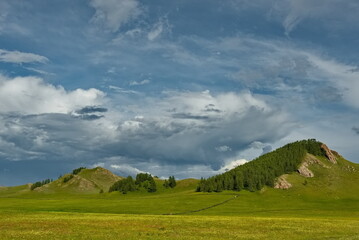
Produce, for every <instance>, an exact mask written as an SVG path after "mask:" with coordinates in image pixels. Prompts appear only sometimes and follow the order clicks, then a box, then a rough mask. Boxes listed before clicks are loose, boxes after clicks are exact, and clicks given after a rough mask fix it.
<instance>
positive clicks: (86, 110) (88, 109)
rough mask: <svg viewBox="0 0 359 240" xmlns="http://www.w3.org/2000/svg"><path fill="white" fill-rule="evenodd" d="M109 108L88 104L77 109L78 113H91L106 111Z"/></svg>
mask: <svg viewBox="0 0 359 240" xmlns="http://www.w3.org/2000/svg"><path fill="white" fill-rule="evenodd" d="M107 111H108V109H107V108H104V107H96V106H87V107H84V108H82V109H80V110H77V111H76V113H78V114H89V113H105V112H107Z"/></svg>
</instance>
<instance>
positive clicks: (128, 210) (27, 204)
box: [0, 142, 359, 239]
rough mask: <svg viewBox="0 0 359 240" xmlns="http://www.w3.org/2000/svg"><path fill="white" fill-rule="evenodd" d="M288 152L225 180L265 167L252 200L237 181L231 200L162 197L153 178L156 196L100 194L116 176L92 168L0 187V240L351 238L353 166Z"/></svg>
mask: <svg viewBox="0 0 359 240" xmlns="http://www.w3.org/2000/svg"><path fill="white" fill-rule="evenodd" d="M313 143H315V144H317V142H313ZM293 144H294V145H293ZM293 144H292V145H289V147H288V146H285V147H283V148H280V149H278V150H276V151H274V152H272V153H270V154H268V155H264V156H262V157H260V158H258V159H257V160H253V161H252V163H250V164H246V165H247V166H246V167H245V168H244V167H241V168H237V169H234V170H231V171H228V172H227V173H225V174H228V173H230V174H232V173H233V172H238V169H241V171H243V169H250V170H251V171H252V169H251V168H252V167H251V166H255V167H258V169H259V172H260V173H263V172H265V169H266V168H264V167H263V166H265V164H269V166H268V165H267V166H268V168H267V170H268V171H269V172H271V171H272V172H273V171H274V172H275V170H277V172H276V177H275V178H274V179H273V182H272V186H269V184H268V185H267V184H264V185H263V186H262V188H261V189H260V190H256V189H255V190H254V191H253V189H252V190H250V189H248V188H245V187H244V181H243V188H242V189H238V190H236V191H233V190H222V191H217V192H215V191H212V192H208V191H206V192H196V191H195V189H196V187H197V186H198V185H199V182H200V181H199V180H197V179H184V180H179V181H177V186H176V187H174V188H165V187H164V186H163V183H164V180H161V179H158V178H154V181H155V182H156V184H157V191H156V192H151V193H150V192H147V191H146V190H145V189H140V190H138V191H134V192H128V193H126V194H123V193H121V192H118V191H115V192H111V193H109V192H106V191H105V190H106V189H107V188H108V187H109V186H110V185H111V184H112V183H113V182H115V181H116V180H117V179H120V177H118V176H116V175H113V174H112V173H111V172H109V171H108V170H106V169H102V168H95V169H82V170H81V171H80V172H78V173H77V174H74V175H73V176H72V177H69V176H70V174H67V175H65V176H63V177H61V178H60V179H58V180H56V181H53V182H51V183H49V184H45V185H44V186H42V187H39V188H36V189H35V190H32V191H31V190H30V188H31V184H27V185H22V186H16V187H1V188H0V225H1V229H2V231H0V238H1V239H20V238H21V239H57V238H58V235H59V236H63V235H61V234H64V229H65V231H67V232H66V234H68V235H66V236H67V237H68V239H89V238H90V239H118V238H119V236H121V238H123V239H174V238H176V239H237V238H238V239H357V238H358V235H359V230H358V227H357V226H358V224H359V220H358V219H359V165H358V164H355V163H352V162H349V161H347V160H345V159H344V158H342V157H341V156H340V155H339V154H338V153H336V152H334V151H332V150H330V149H328V148H327V147H326V146H325V145H323V144H317V146H319V150H320V151H314V150H315V149H317V150H318V148H317V147H316V148H315V149H314V150H313V149H310V148H309V150H308V149H307V148H304V151H303V148H298V149H302V150H300V151H298V152H297V153H300V154H302V155H300V154H293V151H292V150H293V147H294V149H295V148H296V146H295V144H296V143H293ZM305 145H306V144H304V145H303V144H302V145H301V146H305ZM273 156H276V158H274V157H273ZM278 156H279V157H278ZM282 156H286V157H284V158H282ZM291 156H300V158H294V159H289V160H288V158H289V157H291ZM263 157H264V158H263ZM261 159H262V160H261ZM263 159H265V160H263ZM287 160H288V161H289V162H295V163H296V164H295V165H293V164H288V162H287ZM258 162H259V163H258ZM286 162H287V164H285V163H286ZM273 163H275V164H274V166H272V167H271V166H270V165H271V164H273ZM257 164H258V165H257ZM260 167H263V168H262V169H260ZM283 167H284V168H283ZM290 168H292V170H290V171H282V170H283V169H287V170H289V169H290ZM281 169H282V170H281ZM225 174H223V175H220V176H224V175H225ZM242 174H243V175H244V172H242ZM226 176H229V175H226ZM254 176H255V178H254V179H261V178H259V177H258V176H260V175H258V174H255V175H254ZM66 178H67V179H68V181H67V182H64V180H65V179H66ZM219 179H220V178H219ZM224 179H225V178H224ZM202 183H203V181H202ZM255 186H256V185H255ZM101 189H103V190H104V193H102V194H100V193H99V192H100V190H101ZM79 193H80V194H79ZM168 215H171V216H168ZM184 215H186V216H184ZM104 226H105V227H104ZM141 234H142V235H141ZM65 238H66V237H65Z"/></svg>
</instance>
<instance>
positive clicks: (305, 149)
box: [197, 139, 325, 192]
mask: <svg viewBox="0 0 359 240" xmlns="http://www.w3.org/2000/svg"><path fill="white" fill-rule="evenodd" d="M321 145H322V143H321V142H318V141H316V140H315V139H309V140H303V141H297V142H294V143H290V144H287V145H285V146H284V147H281V148H279V149H277V150H275V151H273V152H270V153H267V154H264V155H262V156H260V157H258V158H256V159H254V160H253V161H250V162H248V163H246V164H244V165H241V166H238V167H236V168H234V169H232V170H230V171H228V172H225V173H223V174H220V175H216V176H213V177H210V178H208V179H204V178H202V179H201V181H200V182H199V184H198V186H197V191H198V192H221V191H223V190H235V191H240V190H242V189H246V190H249V191H256V190H260V189H262V187H263V186H265V185H267V186H270V187H273V186H274V181H275V179H276V178H277V177H279V176H281V175H283V174H285V173H291V172H294V171H296V170H297V169H298V167H299V165H300V164H301V162H302V160H303V158H304V156H305V154H306V153H311V154H313V155H316V156H325V153H324V150H323V149H322V148H321Z"/></svg>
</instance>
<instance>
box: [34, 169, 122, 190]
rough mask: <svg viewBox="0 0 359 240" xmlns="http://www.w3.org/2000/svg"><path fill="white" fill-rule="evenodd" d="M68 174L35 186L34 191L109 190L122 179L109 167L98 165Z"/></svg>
mask: <svg viewBox="0 0 359 240" xmlns="http://www.w3.org/2000/svg"><path fill="white" fill-rule="evenodd" d="M74 172H75V174H74V173H71V174H66V175H64V176H62V177H60V178H59V179H57V180H55V181H53V182H50V183H48V184H45V185H43V186H41V187H37V188H35V189H34V190H33V191H34V192H38V193H40V192H42V193H75V194H77V193H87V194H90V193H99V192H100V191H101V190H102V191H104V192H105V191H106V192H107V191H108V189H109V188H110V186H112V185H113V184H114V183H115V182H117V181H118V180H120V179H122V177H120V176H117V175H115V174H113V173H112V172H110V171H109V170H107V169H104V168H101V167H96V168H93V169H80V170H79V171H78V172H76V171H75V170H74Z"/></svg>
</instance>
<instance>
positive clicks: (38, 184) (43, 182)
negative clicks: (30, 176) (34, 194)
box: [30, 178, 53, 190]
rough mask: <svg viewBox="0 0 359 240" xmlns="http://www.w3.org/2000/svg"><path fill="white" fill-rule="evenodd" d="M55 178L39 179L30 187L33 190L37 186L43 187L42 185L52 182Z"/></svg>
mask: <svg viewBox="0 0 359 240" xmlns="http://www.w3.org/2000/svg"><path fill="white" fill-rule="evenodd" d="M52 181H53V180H52V179H49V178H48V179H45V180H42V181H39V182H35V183H33V184H32V185H31V187H30V189H31V190H34V189H35V188H38V187H41V186H43V185H45V184H48V183H50V182H52Z"/></svg>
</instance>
